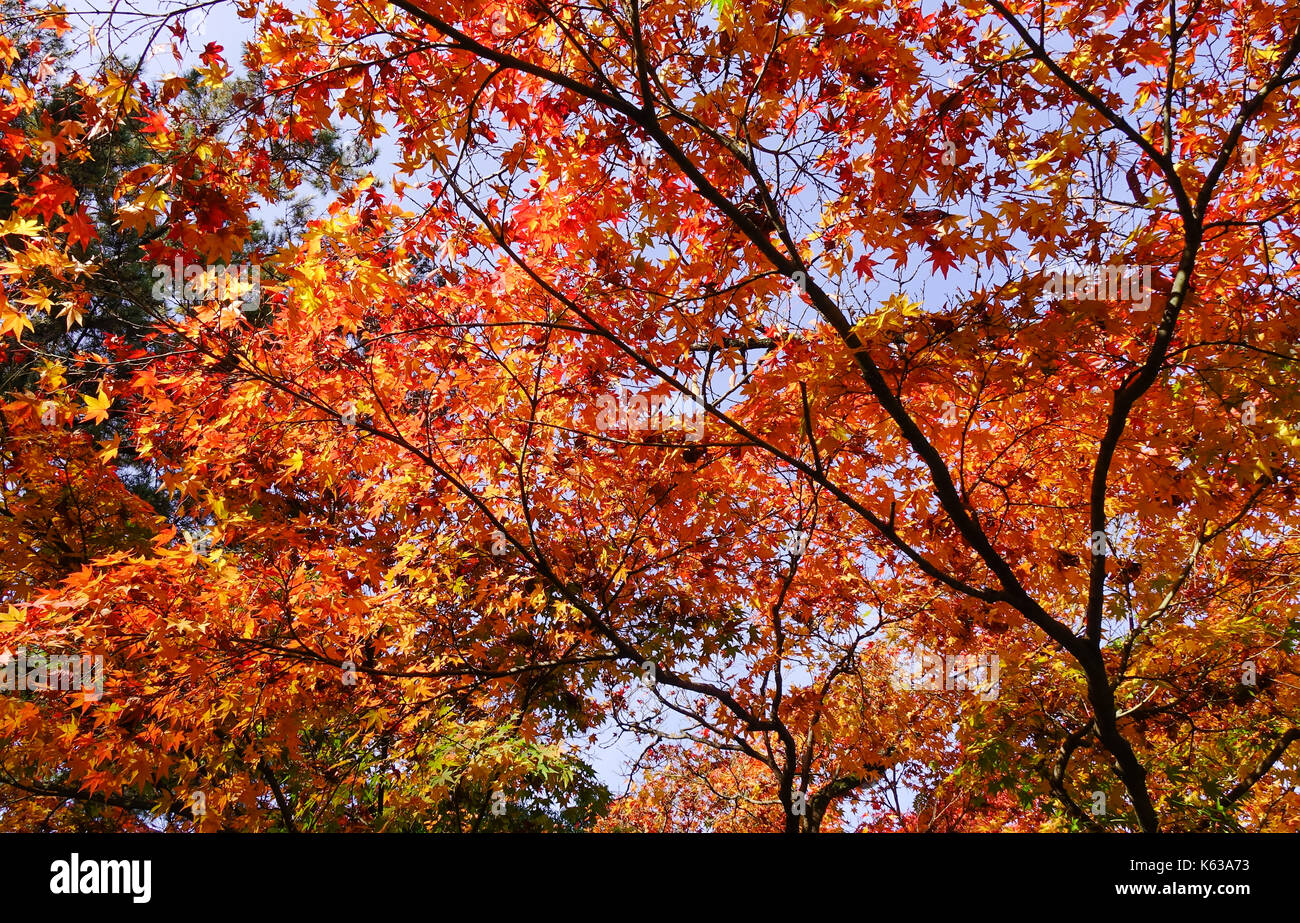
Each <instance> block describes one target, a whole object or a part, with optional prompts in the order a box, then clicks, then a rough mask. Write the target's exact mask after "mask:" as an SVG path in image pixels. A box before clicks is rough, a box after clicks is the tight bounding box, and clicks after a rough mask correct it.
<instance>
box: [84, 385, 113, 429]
mask: <svg viewBox="0 0 1300 923" xmlns="http://www.w3.org/2000/svg"><path fill="white" fill-rule="evenodd" d="M81 399H82V400H83V401H85V402H86V410H85V413H84V414H83V415H82V419H83V420H89V421H91V422H92V423H102V422H104V421H105V420H107V419H108V408H109V406H110V405H111V404H112V403H113V399H112V398H111V397H109V396H108V395H107V394H105V393H104V389H103V387H102V386H101V387H100V389H99V393H98V394H97V395H95V396H94V397H91V396H90V395H88V394H83V395H82V396H81Z"/></svg>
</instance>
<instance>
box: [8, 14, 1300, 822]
mask: <svg viewBox="0 0 1300 923" xmlns="http://www.w3.org/2000/svg"><path fill="white" fill-rule="evenodd" d="M227 9H228V10H229V11H231V12H237V13H238V15H239V17H241V21H242V22H243V23H244V28H246V29H247V31H248V34H249V38H248V41H247V42H246V43H245V44H244V47H243V48H242V50H237V49H233V48H230V49H228V48H225V47H223V46H222V45H221V44H220V43H218V42H215V41H204V40H203V39H199V40H197V41H196V35H195V33H194V32H193V31H192V30H193V25H192V24H191V23H187V22H186V20H185V17H184V15H183V11H182V10H181V8H179V7H178V8H177V10H175V11H168V10H166V9H161V10H160V11H159V12H157V13H154V14H140V16H141V17H142V21H127V20H124V19H123V18H122V16H121V15H120V14H119V16H118V18H116V19H110V20H109V21H108V23H107V25H106V26H105V28H106V29H108V30H119V31H118V34H120V35H121V36H122V37H123V39H124V41H125V39H126V38H127V37H128V36H134V37H135V38H136V39H138V40H140V41H143V42H144V43H145V45H146V46H147V47H142V48H138V49H135V50H134V51H133V52H132V53H133V54H136V55H138V57H135V58H132V59H130V60H123V59H119V58H118V57H117V56H116V54H124V52H117V53H116V54H115V55H112V56H110V55H109V54H108V53H107V52H103V53H99V52H96V51H94V48H93V47H92V51H91V52H90V54H91V56H92V58H93V60H92V61H91V62H90V63H87V61H85V60H82V59H80V58H77V59H73V57H74V56H72V55H70V53H69V52H68V51H67V49H66V47H64V45H62V44H61V43H62V42H66V35H65V34H66V33H67V32H68V31H69V30H73V29H82V28H84V27H85V23H84V22H83V21H81V20H79V19H78V18H77V17H74V16H72V15H71V14H65V13H64V12H63V11H61V10H59V9H57V8H51V9H45V8H41V9H39V10H38V9H36V8H35V7H32V6H26V5H17V4H14V5H11V6H9V7H7V8H6V13H5V22H6V29H7V31H6V32H5V34H4V35H3V36H0V63H2V64H3V73H0V108H2V109H3V111H4V114H5V116H6V117H5V118H4V119H3V128H2V129H0V131H2V134H0V218H2V220H0V282H2V283H3V288H2V291H0V375H3V376H4V378H3V380H4V382H5V387H6V394H5V396H4V398H3V401H4V403H3V440H4V441H3V449H2V450H0V465H2V466H3V480H2V483H0V609H3V610H4V611H5V614H4V616H3V618H4V620H3V621H0V647H4V648H5V649H7V650H9V651H11V652H16V651H18V650H19V649H20V648H21V649H22V650H23V651H24V652H26V655H27V656H32V652H47V653H61V652H68V653H76V654H89V655H96V656H102V658H103V664H104V668H103V677H104V682H103V687H104V688H103V691H102V695H101V694H94V693H92V692H88V691H87V690H85V689H80V690H68V689H61V690H49V689H40V688H38V689H30V688H29V689H27V690H25V691H20V690H18V689H15V690H14V691H10V692H4V693H0V735H2V736H3V739H4V740H5V742H6V747H5V749H4V751H3V754H2V755H0V826H3V827H5V828H7V829H51V828H53V829H83V828H91V829H147V828H160V827H161V828H164V829H176V830H189V829H197V830H218V829H237V830H269V829H287V830H418V829H426V830H493V829H517V830H525V829H526V830H574V829H582V830H587V829H596V830H622V831H627V830H646V831H660V830H740V831H758V830H786V831H792V832H794V831H816V830H832V829H837V830H840V829H842V830H876V831H893V830H1003V829H1012V830H1033V831H1045V830H1102V829H1105V830H1147V831H1153V830H1187V831H1193V830H1219V831H1224V830H1294V829H1297V826H1300V794H1298V793H1297V777H1296V772H1297V761H1296V754H1297V750H1296V749H1295V748H1293V747H1292V746H1291V745H1292V744H1293V743H1294V742H1295V741H1296V740H1297V738H1300V696H1298V693H1300V685H1298V683H1300V678H1298V676H1297V668H1298V667H1300V658H1298V655H1297V651H1296V642H1297V639H1298V637H1300V583H1298V582H1297V578H1296V576H1295V574H1296V563H1297V556H1298V555H1300V532H1297V526H1298V525H1300V509H1298V508H1297V504H1296V483H1297V474H1298V472H1300V466H1298V463H1300V396H1298V395H1297V389H1296V371H1297V358H1296V350H1295V348H1296V344H1297V342H1298V341H1300V311H1298V310H1297V303H1296V294H1295V291H1294V289H1293V286H1294V285H1295V284H1296V280H1297V276H1298V274H1300V269H1298V268H1297V266H1296V262H1295V254H1296V246H1297V237H1296V234H1297V223H1298V222H1300V211H1298V209H1297V197H1298V196H1300V177H1298V176H1297V174H1296V171H1295V164H1296V163H1297V162H1300V126H1298V125H1297V124H1296V121H1295V116H1294V113H1295V112H1296V111H1297V105H1298V104H1300V64H1297V60H1296V59H1297V56H1298V55H1300V8H1297V7H1296V6H1295V5H1294V4H1290V3H1285V2H1277V0H1273V2H1269V0H1217V2H1216V0H1187V2H1179V0H1174V2H1172V3H1170V4H1161V3H1154V2H1150V0H1082V2H1075V3H1053V4H1047V3H1039V2H1032V3H1031V2H1027V0H1014V2H1004V0H958V2H951V0H945V2H929V0H926V2H916V0H890V2H884V0H843V2H837V3H834V4H831V3H825V2H820V0H780V2H776V0H772V2H767V0H759V2H755V3H749V4H741V3H736V2H734V0H715V2H710V3H702V2H680V0H613V2H605V0H596V2H594V3H570V2H557V0H501V2H497V0H489V2H479V3H464V2H452V0H409V2H408V0H394V2H381V0H312V2H309V3H307V4H306V5H305V7H304V8H302V9H292V8H290V7H288V6H285V5H282V4H280V3H277V2H259V0H236V2H233V3H231V4H230V5H229V7H228V8H227ZM187 28H188V29H190V30H191V31H187ZM131 30H134V31H131ZM61 37H63V38H61ZM115 47H116V46H115ZM159 54H161V56H162V57H163V58H164V59H168V60H170V61H172V62H173V63H174V66H175V68H176V71H177V72H176V73H169V74H159V75H155V74H154V70H156V68H153V67H152V66H147V65H148V62H150V61H153V60H155V58H156V56H157V55H159ZM95 55H98V56H97V57H96V56H95ZM83 57H84V54H83ZM56 65H57V66H56ZM308 190H310V191H311V192H312V195H311V196H307V197H303V196H302V195H300V193H303V192H306V191H308ZM277 218H278V219H279V224H278V225H277V226H276V227H274V228H273V227H272V225H273V224H275V222H276V220H277ZM614 739H616V740H618V741H621V742H622V743H623V744H624V745H625V747H626V748H629V749H627V752H628V753H629V754H630V757H629V759H628V760H626V762H624V761H621V760H617V759H611V758H610V757H609V756H608V745H609V742H610V741H611V740H614Z"/></svg>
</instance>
